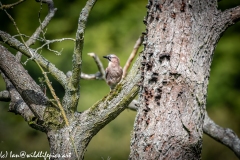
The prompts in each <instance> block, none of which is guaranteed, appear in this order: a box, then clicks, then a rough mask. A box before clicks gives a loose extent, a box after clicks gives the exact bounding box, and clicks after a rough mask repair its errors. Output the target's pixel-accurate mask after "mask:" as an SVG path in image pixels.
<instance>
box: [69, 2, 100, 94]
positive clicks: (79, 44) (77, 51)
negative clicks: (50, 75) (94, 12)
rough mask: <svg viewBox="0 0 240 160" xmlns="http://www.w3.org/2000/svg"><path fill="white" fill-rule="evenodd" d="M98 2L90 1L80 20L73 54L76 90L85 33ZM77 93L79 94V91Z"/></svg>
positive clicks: (73, 77)
mask: <svg viewBox="0 0 240 160" xmlns="http://www.w3.org/2000/svg"><path fill="white" fill-rule="evenodd" d="M96 1H97V0H88V1H87V3H86V5H85V7H84V8H83V9H82V11H81V13H80V16H79V19H78V29H77V33H76V42H75V48H74V54H73V69H72V78H71V82H70V83H71V84H72V85H73V86H74V87H75V88H78V86H79V82H80V75H81V64H82V50H83V43H84V31H85V27H86V23H87V19H88V16H89V13H90V11H91V9H92V8H93V6H94V4H95V2H96ZM77 92H79V90H78V89H77Z"/></svg>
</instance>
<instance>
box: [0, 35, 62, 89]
mask: <svg viewBox="0 0 240 160" xmlns="http://www.w3.org/2000/svg"><path fill="white" fill-rule="evenodd" d="M0 41H3V42H4V43H6V44H8V45H9V46H11V47H12V48H15V49H16V50H18V51H20V52H22V53H23V54H24V55H26V56H27V57H29V58H30V57H31V53H30V52H29V49H28V48H26V47H25V45H24V44H22V43H21V42H19V41H18V40H17V39H16V38H13V37H12V36H11V35H9V34H8V33H5V32H3V31H0ZM30 50H31V52H32V53H35V50H34V49H30ZM34 60H36V61H38V62H39V64H40V65H41V66H42V67H43V68H45V69H47V70H48V71H49V73H50V74H51V75H52V76H53V77H54V78H55V79H56V80H57V81H58V82H59V83H60V84H61V85H62V86H63V87H64V88H65V87H66V75H65V74H64V73H63V72H62V71H60V70H59V69H58V68H56V66H55V65H53V64H52V63H50V62H49V61H48V60H47V59H45V58H44V57H42V56H41V55H39V54H34Z"/></svg>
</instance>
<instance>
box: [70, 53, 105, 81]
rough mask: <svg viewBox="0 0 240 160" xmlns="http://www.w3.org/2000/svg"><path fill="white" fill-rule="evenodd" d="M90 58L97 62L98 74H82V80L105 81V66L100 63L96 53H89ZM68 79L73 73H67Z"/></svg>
mask: <svg viewBox="0 0 240 160" xmlns="http://www.w3.org/2000/svg"><path fill="white" fill-rule="evenodd" d="M88 55H89V56H91V57H93V59H94V60H95V62H96V64H97V67H98V70H99V71H98V72H96V73H95V74H86V73H83V72H82V73H81V78H82V79H86V80H92V79H98V80H102V79H104V80H105V70H104V68H103V64H102V62H101V61H100V59H99V57H98V56H97V55H96V54H95V53H88ZM66 75H67V77H68V78H69V77H71V76H72V72H71V71H68V72H67V73H66Z"/></svg>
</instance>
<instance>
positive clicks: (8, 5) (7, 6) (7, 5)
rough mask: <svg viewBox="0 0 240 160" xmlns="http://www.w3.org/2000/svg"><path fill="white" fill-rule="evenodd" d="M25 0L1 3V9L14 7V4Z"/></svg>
mask: <svg viewBox="0 0 240 160" xmlns="http://www.w3.org/2000/svg"><path fill="white" fill-rule="evenodd" d="M24 1H25V0H19V1H17V2H15V3H12V4H4V5H3V4H2V5H1V7H0V9H1V10H4V9H10V8H13V7H14V6H16V5H19V4H20V3H22V2H24ZM0 3H1V2H0Z"/></svg>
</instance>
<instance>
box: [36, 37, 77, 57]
mask: <svg viewBox="0 0 240 160" xmlns="http://www.w3.org/2000/svg"><path fill="white" fill-rule="evenodd" d="M65 40H71V41H75V39H73V38H61V39H54V40H46V39H44V41H45V43H44V44H43V45H42V46H40V47H38V48H37V49H36V50H35V52H37V51H38V50H40V49H42V48H43V47H45V46H47V47H48V50H50V51H52V52H54V53H56V55H61V52H62V50H63V49H62V50H61V51H60V52H59V51H55V50H52V49H50V46H49V44H51V43H55V42H62V41H65Z"/></svg>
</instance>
